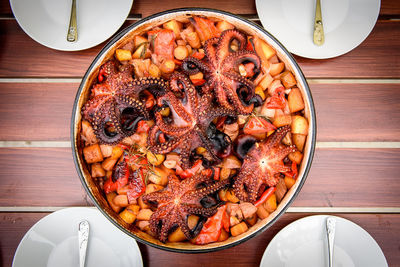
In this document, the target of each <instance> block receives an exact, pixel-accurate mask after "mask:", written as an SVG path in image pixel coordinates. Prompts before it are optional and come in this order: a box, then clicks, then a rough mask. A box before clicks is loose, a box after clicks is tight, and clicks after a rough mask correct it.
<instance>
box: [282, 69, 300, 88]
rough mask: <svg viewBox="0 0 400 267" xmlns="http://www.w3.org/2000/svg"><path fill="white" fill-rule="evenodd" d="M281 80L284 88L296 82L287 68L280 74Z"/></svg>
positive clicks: (290, 86)
mask: <svg viewBox="0 0 400 267" xmlns="http://www.w3.org/2000/svg"><path fill="white" fill-rule="evenodd" d="M281 82H282V84H283V86H285V88H286V89H288V88H292V87H293V86H295V85H296V83H297V81H296V78H295V77H294V75H293V74H292V73H291V72H290V71H288V70H287V71H285V72H283V73H282V74H281Z"/></svg>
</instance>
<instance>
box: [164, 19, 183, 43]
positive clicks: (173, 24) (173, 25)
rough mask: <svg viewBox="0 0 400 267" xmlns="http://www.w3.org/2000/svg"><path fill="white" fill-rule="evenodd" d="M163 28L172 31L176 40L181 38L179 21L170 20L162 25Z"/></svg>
mask: <svg viewBox="0 0 400 267" xmlns="http://www.w3.org/2000/svg"><path fill="white" fill-rule="evenodd" d="M163 27H164V29H169V30H172V31H173V32H174V34H175V38H176V39H178V38H179V37H180V36H181V29H182V23H180V22H179V21H176V20H174V19H172V20H170V21H168V22H166V23H164V24H163Z"/></svg>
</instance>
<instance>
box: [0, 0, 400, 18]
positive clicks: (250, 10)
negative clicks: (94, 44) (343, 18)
mask: <svg viewBox="0 0 400 267" xmlns="http://www.w3.org/2000/svg"><path fill="white" fill-rule="evenodd" d="M181 7H208V8H215V9H222V10H226V11H229V12H232V13H237V14H256V13H257V10H256V6H255V1H250V0H247V1H242V0H230V1H227V0H222V1H213V0H203V1H197V0H164V1H163V2H162V5H154V4H153V3H152V2H151V1H145V0H135V1H134V3H133V7H132V9H131V14H135V15H137V14H141V15H142V17H145V16H147V15H150V14H154V13H157V12H160V11H164V10H168V9H172V8H181ZM0 14H1V15H8V16H10V15H11V8H10V4H9V1H7V0H1V1H0ZM380 14H381V15H400V2H399V1H397V0H383V1H381V10H380Z"/></svg>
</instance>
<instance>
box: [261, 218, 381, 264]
mask: <svg viewBox="0 0 400 267" xmlns="http://www.w3.org/2000/svg"><path fill="white" fill-rule="evenodd" d="M328 217H333V218H336V219H337V220H342V221H343V222H345V223H346V224H349V225H353V226H355V227H357V228H358V229H359V230H361V231H362V232H363V233H364V234H365V235H366V236H368V237H369V238H370V240H371V242H374V245H376V247H377V248H379V250H380V253H381V255H382V257H383V259H384V261H385V262H386V266H388V263H387V260H386V257H385V254H384V253H383V251H382V248H381V247H380V246H379V244H378V242H376V240H375V239H374V238H373V237H372V236H371V235H370V234H369V233H368V232H367V231H366V230H365V229H364V228H362V227H361V226H360V225H358V224H356V223H354V222H352V221H350V220H348V219H345V218H343V217H339V216H334V215H311V216H306V217H303V218H300V219H298V220H295V221H293V222H291V223H290V224H288V225H287V226H285V227H284V228H283V229H281V230H280V231H279V232H278V233H277V234H276V235H275V236H274V237H273V238H272V240H271V241H270V242H269V243H268V245H267V247H266V249H265V251H264V253H263V256H262V258H261V261H260V267H263V266H267V265H266V264H265V263H263V262H264V261H266V258H267V257H268V253H269V251H270V250H271V244H273V243H275V242H277V240H279V239H280V238H281V236H283V235H284V234H285V232H287V231H289V230H290V229H291V228H293V227H295V226H296V225H299V224H305V223H308V222H309V221H313V220H323V221H325V220H326V218H328ZM275 267H278V266H275Z"/></svg>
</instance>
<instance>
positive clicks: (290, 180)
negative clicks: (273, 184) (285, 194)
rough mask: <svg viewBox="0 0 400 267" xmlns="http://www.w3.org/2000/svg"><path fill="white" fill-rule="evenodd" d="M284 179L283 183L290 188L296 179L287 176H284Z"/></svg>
mask: <svg viewBox="0 0 400 267" xmlns="http://www.w3.org/2000/svg"><path fill="white" fill-rule="evenodd" d="M284 180H285V185H286V187H287V188H288V189H290V188H291V187H292V186H293V185H294V183H295V182H296V179H294V178H292V177H289V176H285V179H284Z"/></svg>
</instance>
